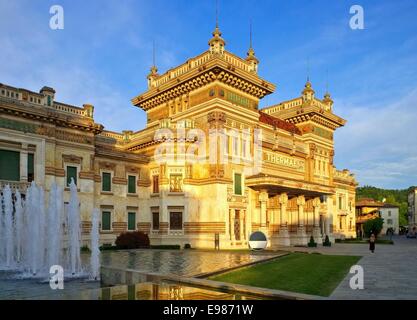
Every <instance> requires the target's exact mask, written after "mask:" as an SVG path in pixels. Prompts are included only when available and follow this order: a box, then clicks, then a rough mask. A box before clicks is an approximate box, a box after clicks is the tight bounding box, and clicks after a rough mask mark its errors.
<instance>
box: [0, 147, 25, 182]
mask: <svg viewBox="0 0 417 320" xmlns="http://www.w3.org/2000/svg"><path fill="white" fill-rule="evenodd" d="M0 179H2V180H9V181H20V153H19V152H17V151H9V150H0Z"/></svg>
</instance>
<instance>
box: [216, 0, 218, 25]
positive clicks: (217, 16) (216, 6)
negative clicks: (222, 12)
mask: <svg viewBox="0 0 417 320" xmlns="http://www.w3.org/2000/svg"><path fill="white" fill-rule="evenodd" d="M218 27H219V0H216V28H218Z"/></svg>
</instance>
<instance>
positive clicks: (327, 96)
mask: <svg viewBox="0 0 417 320" xmlns="http://www.w3.org/2000/svg"><path fill="white" fill-rule="evenodd" d="M323 102H324V103H325V104H326V105H328V106H329V108H330V111H331V110H332V106H333V99H332V98H331V96H330V93H329V72H328V70H327V69H326V92H325V94H324V99H323Z"/></svg>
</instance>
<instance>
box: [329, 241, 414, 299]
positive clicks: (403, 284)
mask: <svg viewBox="0 0 417 320" xmlns="http://www.w3.org/2000/svg"><path fill="white" fill-rule="evenodd" d="M393 240H394V245H378V244H377V245H376V250H375V253H374V254H372V253H370V252H369V251H367V252H366V253H365V254H364V255H363V258H362V259H361V260H360V261H359V262H358V264H359V265H360V266H362V267H363V269H364V289H363V290H352V289H351V288H350V286H349V280H350V278H351V276H352V274H348V275H347V276H346V277H345V279H344V280H343V281H342V282H341V283H340V284H339V286H338V287H337V288H336V289H335V291H334V292H333V293H332V295H331V296H330V298H331V299H354V300H356V299H360V300H364V299H368V300H369V299H378V300H379V299H395V300H408V299H417V239H407V238H405V236H397V237H394V238H393ZM341 245H342V244H341ZM359 246H361V247H365V246H363V245H359ZM367 247H368V246H366V248H367ZM358 250H360V249H358Z"/></svg>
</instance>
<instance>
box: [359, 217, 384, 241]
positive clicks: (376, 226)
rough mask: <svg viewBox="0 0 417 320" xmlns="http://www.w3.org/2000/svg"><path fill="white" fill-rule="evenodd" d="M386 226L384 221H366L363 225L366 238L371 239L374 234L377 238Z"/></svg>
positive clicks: (378, 219) (375, 219)
mask: <svg viewBox="0 0 417 320" xmlns="http://www.w3.org/2000/svg"><path fill="white" fill-rule="evenodd" d="M383 225H384V219H382V218H374V219H370V220H368V221H366V222H365V223H364V224H363V231H364V233H365V236H367V237H370V236H371V234H372V233H373V234H374V235H375V236H377V235H378V234H380V233H381V230H382V226H383Z"/></svg>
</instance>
